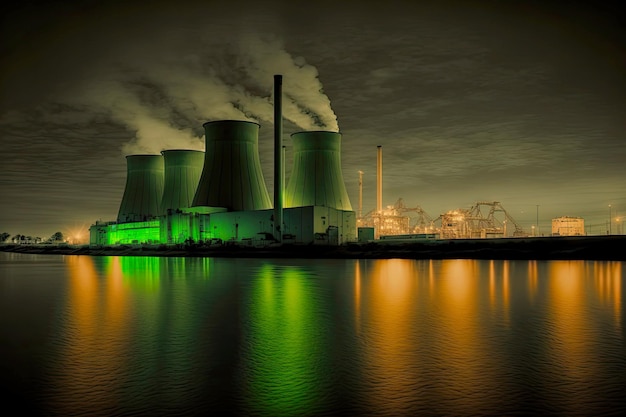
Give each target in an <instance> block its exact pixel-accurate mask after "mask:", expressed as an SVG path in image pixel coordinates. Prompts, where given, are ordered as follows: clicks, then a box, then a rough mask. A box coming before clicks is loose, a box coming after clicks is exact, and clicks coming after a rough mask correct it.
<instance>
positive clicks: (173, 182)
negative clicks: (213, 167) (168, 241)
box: [160, 149, 204, 214]
mask: <svg viewBox="0 0 626 417" xmlns="http://www.w3.org/2000/svg"><path fill="white" fill-rule="evenodd" d="M161 154H162V155H163V161H164V163H165V185H164V189H163V198H162V199H161V205H160V213H161V214H167V212H168V210H170V211H173V212H174V211H176V210H178V209H183V208H189V207H191V204H192V203H193V198H194V196H195V195H196V189H197V188H198V182H199V181H200V175H201V174H202V167H203V165H204V152H202V151H194V150H186V149H169V150H165V151H162V152H161Z"/></svg>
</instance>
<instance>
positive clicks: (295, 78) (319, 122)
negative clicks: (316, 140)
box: [239, 36, 339, 131]
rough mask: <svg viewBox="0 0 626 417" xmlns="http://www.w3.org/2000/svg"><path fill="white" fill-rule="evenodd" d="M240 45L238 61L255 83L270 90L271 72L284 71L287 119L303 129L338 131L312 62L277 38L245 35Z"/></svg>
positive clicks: (284, 111)
mask: <svg viewBox="0 0 626 417" xmlns="http://www.w3.org/2000/svg"><path fill="white" fill-rule="evenodd" d="M239 45H240V56H241V60H242V62H241V65H242V66H243V69H244V71H245V72H246V74H247V75H248V76H249V77H250V78H251V79H252V80H254V81H255V82H256V84H257V85H258V87H260V88H261V89H264V90H266V91H271V89H272V83H273V76H274V74H282V75H283V77H284V85H283V92H284V95H285V97H284V100H283V101H284V105H283V107H284V108H283V115H284V117H285V118H286V119H288V120H290V121H291V122H293V123H294V124H296V125H297V126H299V127H301V128H302V129H305V130H312V129H324V130H332V131H339V126H338V124H337V116H335V113H334V112H333V110H332V108H331V106H330V100H329V98H328V96H326V94H324V92H323V87H322V83H321V81H320V79H319V74H318V71H317V69H316V68H315V67H314V66H312V65H309V64H307V63H306V61H305V60H304V58H302V57H293V56H291V55H290V54H289V53H288V52H287V51H286V50H285V49H284V46H283V45H282V44H281V42H280V41H279V40H277V39H269V40H267V39H265V40H264V39H261V38H260V37H258V36H248V37H246V38H243V39H241V42H240V44H239Z"/></svg>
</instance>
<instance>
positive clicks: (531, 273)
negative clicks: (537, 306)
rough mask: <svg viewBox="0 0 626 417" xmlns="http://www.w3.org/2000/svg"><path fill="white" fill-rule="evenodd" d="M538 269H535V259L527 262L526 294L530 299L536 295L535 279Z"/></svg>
mask: <svg viewBox="0 0 626 417" xmlns="http://www.w3.org/2000/svg"><path fill="white" fill-rule="evenodd" d="M538 275H539V271H538V270H537V261H529V262H528V294H529V296H530V299H531V301H532V300H533V299H534V298H535V296H536V295H537V281H538Z"/></svg>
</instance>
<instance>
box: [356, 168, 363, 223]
mask: <svg viewBox="0 0 626 417" xmlns="http://www.w3.org/2000/svg"><path fill="white" fill-rule="evenodd" d="M357 216H358V218H359V219H360V218H361V217H363V171H359V212H358V213H357Z"/></svg>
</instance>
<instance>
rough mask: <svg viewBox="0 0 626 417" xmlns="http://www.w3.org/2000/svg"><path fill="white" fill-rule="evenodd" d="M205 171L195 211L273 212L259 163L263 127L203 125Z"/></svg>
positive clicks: (237, 122)
mask: <svg viewBox="0 0 626 417" xmlns="http://www.w3.org/2000/svg"><path fill="white" fill-rule="evenodd" d="M203 127H204V133H205V137H206V150H205V152H204V168H203V169H202V175H201V176H200V183H199V184H198V189H197V190H196V195H195V197H194V199H193V204H192V207H196V206H208V207H225V208H227V209H228V210H231V211H243V210H265V209H269V208H272V203H271V201H270V196H269V194H268V192H267V188H266V186H265V180H264V179H263V171H262V170H261V161H260V159H259V124H258V123H254V122H248V121H241V120H218V121H215V122H207V123H205V124H204V125H203Z"/></svg>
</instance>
